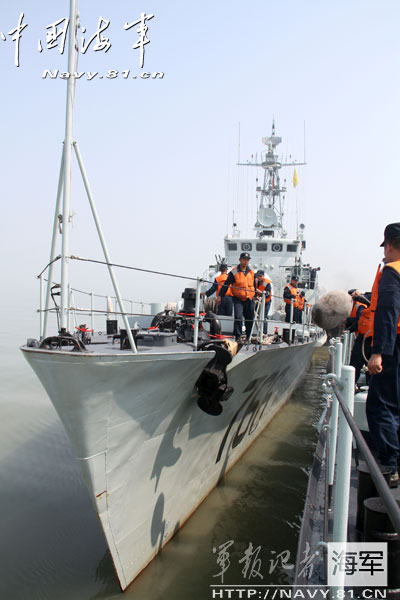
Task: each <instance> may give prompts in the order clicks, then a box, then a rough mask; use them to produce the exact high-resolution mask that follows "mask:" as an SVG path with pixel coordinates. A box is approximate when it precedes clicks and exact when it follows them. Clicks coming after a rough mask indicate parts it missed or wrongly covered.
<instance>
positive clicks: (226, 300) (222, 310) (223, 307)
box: [201, 263, 233, 317]
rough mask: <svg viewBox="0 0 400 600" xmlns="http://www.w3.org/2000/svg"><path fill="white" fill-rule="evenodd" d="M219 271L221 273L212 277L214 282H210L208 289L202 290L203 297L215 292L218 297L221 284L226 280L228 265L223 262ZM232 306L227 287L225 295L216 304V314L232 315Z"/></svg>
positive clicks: (229, 290)
mask: <svg viewBox="0 0 400 600" xmlns="http://www.w3.org/2000/svg"><path fill="white" fill-rule="evenodd" d="M220 271H221V274H220V275H218V276H217V277H216V278H215V279H214V283H213V284H212V286H211V287H210V289H209V290H207V291H206V292H202V294H201V295H202V296H203V297H204V296H207V298H209V297H210V296H212V294H214V292H215V293H216V296H217V298H218V296H219V293H220V291H221V287H222V286H223V284H224V283H225V281H226V278H227V277H228V265H226V264H225V263H223V264H222V265H221V266H220ZM232 308H233V304H232V291H231V289H230V288H229V289H228V290H227V291H226V294H225V296H224V297H223V298H222V299H221V303H220V304H219V305H218V308H217V314H218V315H222V316H226V317H231V316H232Z"/></svg>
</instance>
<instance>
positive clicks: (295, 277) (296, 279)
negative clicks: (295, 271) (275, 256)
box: [290, 275, 299, 281]
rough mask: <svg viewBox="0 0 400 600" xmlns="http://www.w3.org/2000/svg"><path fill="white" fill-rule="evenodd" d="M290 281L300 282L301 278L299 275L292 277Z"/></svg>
mask: <svg viewBox="0 0 400 600" xmlns="http://www.w3.org/2000/svg"><path fill="white" fill-rule="evenodd" d="M290 279H291V281H298V280H299V278H298V277H297V275H292V276H291V278H290Z"/></svg>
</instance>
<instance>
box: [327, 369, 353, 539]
mask: <svg viewBox="0 0 400 600" xmlns="http://www.w3.org/2000/svg"><path fill="white" fill-rule="evenodd" d="M354 376H355V369H354V367H349V366H347V365H345V366H343V367H342V374H341V378H340V381H341V383H342V385H343V397H344V400H345V402H346V405H347V406H348V408H349V410H350V412H351V414H353V413H354ZM352 442H353V434H352V432H351V429H350V427H349V425H348V423H347V421H346V417H345V416H344V414H343V411H342V409H340V412H339V428H338V450H337V467H336V489H335V515H334V522H333V536H332V541H333V542H346V541H347V523H348V515H349V497H350V472H351V454H352Z"/></svg>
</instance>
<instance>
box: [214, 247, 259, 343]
mask: <svg viewBox="0 0 400 600" xmlns="http://www.w3.org/2000/svg"><path fill="white" fill-rule="evenodd" d="M249 262H250V254H249V253H248V252H242V254H241V255H240V257H239V264H238V266H237V267H235V268H234V269H232V271H230V273H229V275H228V277H227V278H226V281H225V283H224V285H223V286H222V288H221V290H220V292H219V296H218V297H217V305H219V304H220V303H221V301H222V299H223V298H224V296H225V294H226V293H227V291H228V288H229V286H231V288H230V289H231V292H232V294H233V310H234V314H235V323H234V326H233V335H234V336H235V340H236V341H239V340H240V338H241V337H242V322H243V317H244V319H245V327H246V338H247V340H250V333H251V329H252V327H253V318H254V295H255V292H256V284H255V275H254V271H252V270H251V269H250V267H249Z"/></svg>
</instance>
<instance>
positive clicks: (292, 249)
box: [287, 244, 297, 252]
mask: <svg viewBox="0 0 400 600" xmlns="http://www.w3.org/2000/svg"><path fill="white" fill-rule="evenodd" d="M287 251H288V252H297V244H288V245H287Z"/></svg>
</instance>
